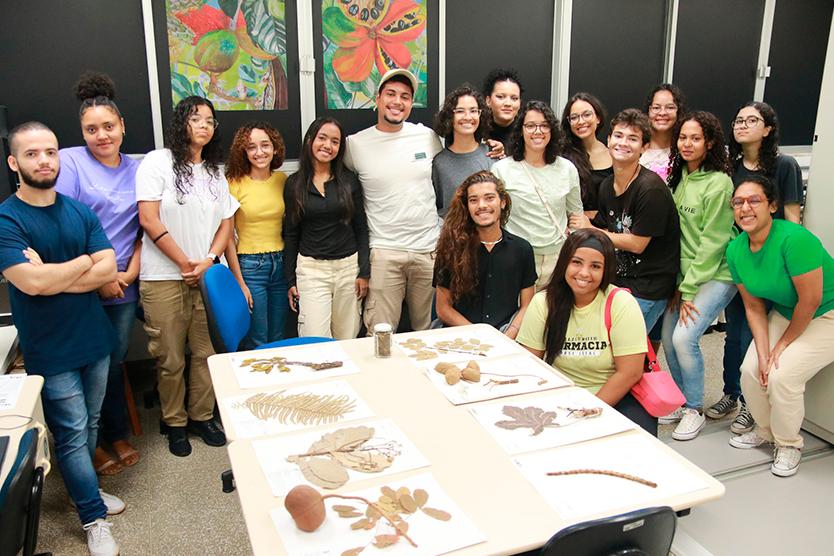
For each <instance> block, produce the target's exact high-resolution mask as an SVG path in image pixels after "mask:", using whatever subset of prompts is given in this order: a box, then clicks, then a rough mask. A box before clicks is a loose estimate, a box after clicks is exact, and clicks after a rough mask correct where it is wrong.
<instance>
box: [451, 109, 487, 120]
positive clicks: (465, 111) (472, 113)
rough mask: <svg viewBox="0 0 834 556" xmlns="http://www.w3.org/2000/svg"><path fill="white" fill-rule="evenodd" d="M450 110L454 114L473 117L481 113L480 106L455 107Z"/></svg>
mask: <svg viewBox="0 0 834 556" xmlns="http://www.w3.org/2000/svg"><path fill="white" fill-rule="evenodd" d="M452 112H454V113H455V116H472V117H473V118H474V117H476V116H480V115H481V109H480V108H455V109H454V110H452Z"/></svg>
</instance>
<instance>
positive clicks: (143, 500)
mask: <svg viewBox="0 0 834 556" xmlns="http://www.w3.org/2000/svg"><path fill="white" fill-rule="evenodd" d="M701 346H702V350H703V352H704V357H705V360H706V363H707V385H706V396H705V404H706V405H707V406H708V405H709V404H712V403H714V402H715V401H717V400H718V399H719V398H720V397H721V387H722V382H721V369H722V367H721V360H722V357H723V349H724V334H720V333H712V334H708V335H706V336H704V338H703V339H702V341H701ZM660 359H661V364H664V361H663V357H662V355H661V358H660ZM153 374H154V373H153V372H152V371H149V372H144V373H136V372H133V373H132V375H131V383H132V385H133V391H134V393H135V395H136V396H137V400H136V402H137V410H138V411H139V415H140V419H141V421H142V427H143V428H144V432H145V434H144V435H142V436H141V437H134V438H132V439H131V442H133V444H134V445H135V446H136V448H137V449H138V450H139V451H140V452H141V454H142V459H141V460H140V462H139V463H138V464H137V465H135V466H134V467H131V468H127V469H125V470H124V471H123V472H121V473H119V474H117V475H114V476H112V477H103V478H101V487H102V488H103V489H104V490H105V491H106V492H109V493H112V494H115V495H117V496H119V497H121V498H122V499H123V500H124V501H125V503H126V504H127V509H126V510H125V512H124V513H123V514H121V515H118V516H114V517H111V518H110V520H111V522H112V524H113V529H112V531H113V534H114V536H115V538H116V540H117V542H118V543H119V546H120V547H121V551H122V555H124V556H131V555H143V556H174V555H176V556H192V555H193V556H205V555H212V556H215V555H216V556H221V555H242V556H243V555H249V554H251V548H250V545H249V539H248V536H247V533H246V528H245V526H244V523H243V517H242V515H241V511H240V504H239V502H238V497H237V495H236V494H234V493H232V494H224V493H223V491H222V490H221V485H220V473H221V472H222V471H224V470H226V469H229V467H230V466H229V458H228V455H227V452H226V449H225V448H212V447H209V446H206V445H205V444H203V442H202V441H201V440H199V439H196V440H194V441H192V446H193V449H194V451H193V453H192V454H191V455H190V456H189V457H186V458H177V457H174V456H172V455H171V454H170V453H169V452H168V446H167V441H166V437H164V436H162V435H160V434H158V422H159V417H160V410H159V407H158V406H156V407H154V408H153V409H150V410H146V409H144V407H143V405H142V400H141V393H142V392H145V391H146V390H148V389H150V388H151V387H152V385H153V381H154V376H153ZM728 419H732V417H728ZM673 429H674V427H673V426H672V425H668V426H661V431H660V433H661V434H668V433H670V432H671V431H672V430H673ZM38 550H39V551H41V552H43V551H51V552H52V553H53V554H55V555H56V556H57V555H60V556H86V555H87V546H86V537H85V535H84V532H83V531H82V529H81V525H80V523H79V522H78V517H77V514H76V513H75V511H74V510H73V509H72V508H71V507H70V505H69V497H68V496H67V492H66V489H65V488H64V484H63V482H62V480H61V478H60V474H59V472H58V470H57V465H56V464H55V463H54V456H53V472H52V473H51V474H50V475H49V476H48V477H47V479H46V486H45V490H44V498H43V508H42V513H41V523H40V537H39V543H38Z"/></svg>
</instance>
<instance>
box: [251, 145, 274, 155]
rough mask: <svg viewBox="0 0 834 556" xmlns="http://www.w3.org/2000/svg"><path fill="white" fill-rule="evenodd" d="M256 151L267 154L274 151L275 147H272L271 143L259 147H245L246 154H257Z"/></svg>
mask: <svg viewBox="0 0 834 556" xmlns="http://www.w3.org/2000/svg"><path fill="white" fill-rule="evenodd" d="M258 149H261V151H262V152H265V153H269V152H272V151H274V150H275V147H273V146H272V143H262V144H260V145H247V146H246V152H248V153H254V152H257V151H258Z"/></svg>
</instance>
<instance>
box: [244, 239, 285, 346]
mask: <svg viewBox="0 0 834 556" xmlns="http://www.w3.org/2000/svg"><path fill="white" fill-rule="evenodd" d="M237 258H238V261H239V262H240V273H241V275H242V276H243V281H244V283H246V286H247V287H248V288H249V292H250V293H251V294H252V319H251V321H250V322H251V324H250V325H249V333H248V334H246V337H245V338H243V343H242V347H243V349H255V348H256V347H258V346H261V345H263V344H266V343H271V342H277V341H278V340H283V339H284V323H285V321H286V318H287V310H288V309H289V300H288V299H287V282H286V280H285V279H284V252H283V251H274V252H272V253H256V254H254V255H249V254H242V255H238V256H237Z"/></svg>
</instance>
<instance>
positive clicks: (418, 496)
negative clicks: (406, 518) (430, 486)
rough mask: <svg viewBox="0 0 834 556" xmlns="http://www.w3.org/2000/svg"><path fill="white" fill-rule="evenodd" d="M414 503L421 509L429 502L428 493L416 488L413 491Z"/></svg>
mask: <svg viewBox="0 0 834 556" xmlns="http://www.w3.org/2000/svg"><path fill="white" fill-rule="evenodd" d="M414 501H415V502H417V506H419V507H420V508H422V507H423V506H425V505H426V502H428V501H429V493H428V492H426V491H425V490H423V489H422V488H418V489H417V490H415V491H414Z"/></svg>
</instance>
